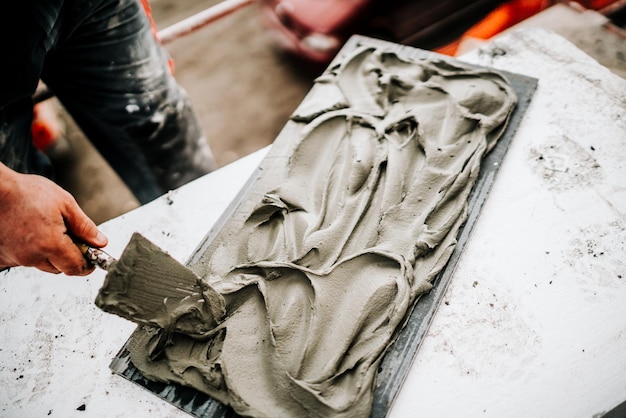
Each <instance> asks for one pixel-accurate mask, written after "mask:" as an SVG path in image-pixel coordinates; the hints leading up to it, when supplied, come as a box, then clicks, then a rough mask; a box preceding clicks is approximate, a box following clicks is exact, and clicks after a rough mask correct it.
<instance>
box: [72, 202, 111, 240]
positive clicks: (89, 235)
mask: <svg viewBox="0 0 626 418" xmlns="http://www.w3.org/2000/svg"><path fill="white" fill-rule="evenodd" d="M63 219H64V220H65V226H66V227H67V230H68V232H69V233H70V235H71V236H72V237H73V238H75V239H78V240H79V241H81V242H83V243H85V244H87V245H91V246H92V247H97V248H101V247H104V246H106V245H107V243H108V239H107V237H106V236H105V235H104V234H103V233H102V232H101V231H100V230H99V229H98V227H97V226H96V224H95V223H94V221H92V220H91V219H90V218H89V217H88V216H87V215H86V214H85V212H83V210H82V209H81V208H80V207H79V206H78V203H76V201H74V200H72V201H71V202H68V204H67V205H66V207H65V213H64V214H63Z"/></svg>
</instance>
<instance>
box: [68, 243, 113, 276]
mask: <svg viewBox="0 0 626 418" xmlns="http://www.w3.org/2000/svg"><path fill="white" fill-rule="evenodd" d="M76 245H77V246H78V248H79V249H80V252H81V253H83V256H84V257H85V259H86V260H87V261H89V262H90V263H91V264H94V265H96V266H98V267H100V268H101V269H103V270H109V268H110V267H111V265H112V264H113V263H114V262H115V259H114V258H113V257H111V256H110V255H109V254H107V253H105V252H104V251H102V250H101V249H99V248H93V247H90V246H89V245H87V244H82V243H77V244H76Z"/></svg>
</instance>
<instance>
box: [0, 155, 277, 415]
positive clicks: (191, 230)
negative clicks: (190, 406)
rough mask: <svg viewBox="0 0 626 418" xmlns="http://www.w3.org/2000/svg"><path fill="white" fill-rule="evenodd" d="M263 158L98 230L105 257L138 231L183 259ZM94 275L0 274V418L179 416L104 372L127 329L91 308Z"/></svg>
mask: <svg viewBox="0 0 626 418" xmlns="http://www.w3.org/2000/svg"><path fill="white" fill-rule="evenodd" d="M266 151H267V150H266V149H264V150H261V151H257V152H256V153H254V154H252V155H249V156H248V157H246V158H245V159H243V160H240V161H237V162H235V163H233V164H231V165H228V166H226V167H224V168H222V169H220V170H218V171H217V172H215V173H214V174H212V175H209V176H205V177H202V178H200V179H198V180H196V181H194V182H192V183H190V184H188V185H186V186H184V187H183V188H181V189H179V190H177V191H173V192H170V194H169V195H166V196H164V197H162V198H160V199H158V200H156V201H154V202H152V203H150V204H148V205H145V206H142V207H140V208H138V209H136V210H134V211H131V212H129V213H127V214H126V215H122V216H121V217H119V218H116V219H114V220H111V221H109V222H106V223H104V224H102V225H101V226H100V228H101V229H102V230H103V232H104V233H105V234H106V235H107V236H108V237H109V245H108V246H107V248H106V250H107V252H109V253H110V254H111V255H112V256H114V257H119V256H120V255H121V254H122V251H123V249H124V247H125V246H126V243H127V242H128V240H129V239H130V236H131V235H132V232H133V231H139V232H141V233H142V234H144V235H145V236H146V237H147V238H148V239H150V240H151V241H152V242H154V243H155V244H157V245H159V246H161V247H162V248H164V249H166V250H167V251H168V252H169V253H170V254H171V255H172V256H173V257H174V258H176V259H177V260H179V261H180V262H185V261H186V260H187V258H188V257H189V256H190V255H191V254H192V253H193V251H194V250H195V249H196V247H197V246H198V244H199V243H200V242H201V240H202V238H203V237H204V236H205V234H206V233H207V231H208V230H209V229H210V227H211V226H212V225H213V224H214V222H215V221H216V220H217V218H218V217H219V216H220V214H221V213H222V212H223V211H224V209H225V208H226V206H227V205H228V204H229V202H230V201H231V200H232V199H233V198H234V197H235V195H236V194H237V192H238V191H239V189H240V188H241V187H242V186H243V184H244V183H245V181H246V180H247V177H248V176H249V174H250V173H251V171H252V170H253V169H254V167H256V166H257V165H258V164H259V162H260V161H261V159H262V157H263V156H264V155H265V153H266ZM104 276H105V273H104V272H103V271H101V270H97V271H95V272H94V273H93V274H91V275H90V276H88V277H87V278H80V277H67V276H55V275H52V274H47V273H43V272H40V271H38V270H35V269H28V268H17V269H11V270H10V271H8V272H3V273H0V417H47V416H50V417H63V418H65V417H131V416H132V417H145V416H154V417H175V416H183V417H184V416H187V414H186V413H183V412H182V411H179V410H178V409H176V408H175V407H173V406H171V405H169V404H168V403H166V402H163V401H162V400H161V399H159V398H157V397H156V396H154V395H152V394H150V393H149V392H148V391H146V390H145V389H143V388H140V387H139V386H137V385H135V384H133V383H130V382H128V381H127V380H125V379H124V378H122V377H120V376H118V375H114V374H112V373H111V371H110V370H109V363H110V362H111V360H112V359H113V357H114V356H115V355H116V354H117V352H118V350H119V349H120V348H121V347H122V345H123V344H124V343H125V342H126V340H127V339H128V337H129V336H130V334H131V333H132V331H133V330H134V329H135V325H134V324H132V323H131V322H128V321H126V320H124V319H122V318H119V317H116V316H114V315H109V314H105V313H104V312H102V311H100V310H99V309H98V308H96V306H95V305H94V303H93V301H94V299H95V297H96V293H97V291H98V289H99V288H100V286H101V285H102V282H103V280H104ZM83 405H84V410H82V411H81V410H78V408H81V406H83ZM81 409H82V408H81Z"/></svg>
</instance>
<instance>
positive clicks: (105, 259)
mask: <svg viewBox="0 0 626 418" xmlns="http://www.w3.org/2000/svg"><path fill="white" fill-rule="evenodd" d="M78 246H79V248H80V249H81V251H82V253H83V255H84V257H85V258H86V259H87V261H88V262H90V263H92V264H93V265H95V266H98V267H100V268H102V269H104V270H106V271H107V275H106V278H105V280H104V284H103V285H102V287H101V288H100V291H99V292H98V296H97V297H96V300H95V304H96V306H98V307H99V308H100V309H102V310H103V311H105V312H108V313H112V314H115V315H119V316H121V317H122V318H125V319H128V320H129V321H132V322H135V323H137V324H139V325H146V326H150V327H155V328H161V329H166V330H168V331H174V330H175V331H178V332H183V333H186V334H191V335H197V334H198V333H201V332H204V331H205V330H207V329H210V328H211V327H213V326H215V324H216V321H218V320H219V319H220V318H221V317H222V316H223V314H224V300H223V298H222V296H221V295H220V294H219V293H218V292H217V291H215V290H214V289H213V288H212V287H211V286H210V285H208V284H207V283H205V282H204V281H203V280H201V279H200V278H199V277H198V276H197V275H196V274H195V273H194V272H193V271H191V270H190V269H188V268H187V267H186V266H184V265H182V264H180V263H179V262H178V261H177V260H176V259H174V258H173V257H172V256H170V255H169V254H168V253H166V252H165V251H163V250H162V249H161V248H159V247H158V246H157V245H155V244H154V243H152V242H151V241H149V240H148V239H146V238H145V237H143V236H142V235H141V234H139V233H134V234H133V235H132V237H131V239H130V241H129V243H128V245H127V246H126V248H125V249H124V251H123V252H122V256H121V257H120V258H119V260H116V259H115V258H113V257H112V256H110V255H109V254H107V253H106V252H105V251H103V250H101V249H98V248H93V247H89V246H87V245H84V244H78ZM181 318H183V320H181Z"/></svg>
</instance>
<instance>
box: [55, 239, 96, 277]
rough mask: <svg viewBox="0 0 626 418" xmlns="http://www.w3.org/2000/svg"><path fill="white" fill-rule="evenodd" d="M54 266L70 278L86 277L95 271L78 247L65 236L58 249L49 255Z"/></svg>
mask: <svg viewBox="0 0 626 418" xmlns="http://www.w3.org/2000/svg"><path fill="white" fill-rule="evenodd" d="M48 260H49V262H50V264H51V265H52V266H54V267H55V268H56V269H57V270H59V271H60V272H62V273H65V274H67V275H68V276H85V275H87V274H89V273H91V272H92V271H93V266H92V265H91V264H90V263H88V262H87V260H86V259H85V257H84V256H83V254H82V252H81V251H80V249H79V248H78V246H77V245H76V244H75V243H74V241H72V239H71V238H70V237H69V236H67V235H65V236H64V237H63V239H62V240H61V241H60V242H59V245H58V246H57V247H56V249H55V250H54V251H53V252H52V253H50V254H49V255H48Z"/></svg>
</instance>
